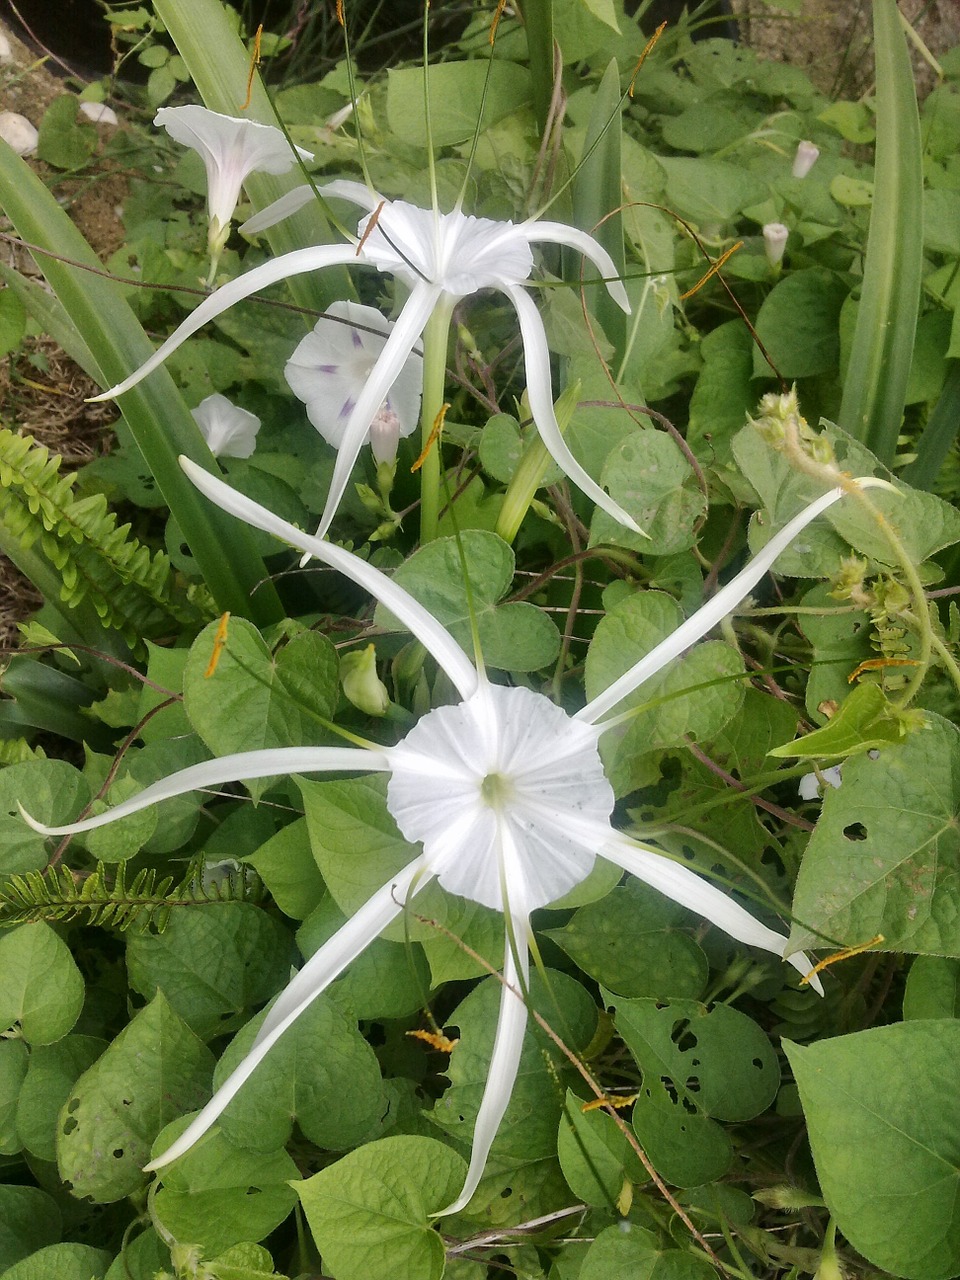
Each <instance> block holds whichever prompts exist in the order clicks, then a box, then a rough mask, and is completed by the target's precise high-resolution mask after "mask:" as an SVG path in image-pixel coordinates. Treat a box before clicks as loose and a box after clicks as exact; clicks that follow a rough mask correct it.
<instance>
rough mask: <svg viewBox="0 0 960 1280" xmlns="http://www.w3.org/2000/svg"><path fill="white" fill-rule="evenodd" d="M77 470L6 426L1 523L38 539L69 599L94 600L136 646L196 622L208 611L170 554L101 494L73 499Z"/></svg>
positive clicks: (0, 463)
mask: <svg viewBox="0 0 960 1280" xmlns="http://www.w3.org/2000/svg"><path fill="white" fill-rule="evenodd" d="M75 483H76V477H75V476H69V475H66V476H65V475H61V474H60V458H58V457H56V456H55V455H51V454H50V452H49V450H47V449H46V448H45V447H44V446H43V445H40V444H37V442H36V441H35V440H34V439H33V438H32V437H31V436H21V435H17V434H15V433H14V432H12V431H8V430H6V429H5V428H0V489H3V490H4V498H3V503H2V516H0V520H2V523H3V525H4V526H5V527H6V529H7V530H8V531H9V533H10V534H11V535H12V536H13V537H15V538H17V539H18V540H19V542H20V543H21V545H22V546H23V547H25V548H30V547H32V546H33V545H34V543H37V542H39V544H40V546H41V548H42V550H43V552H44V554H45V555H46V557H47V559H48V560H50V562H51V563H52V564H53V565H54V566H55V567H56V568H57V569H58V570H59V572H60V575H61V587H60V596H61V599H62V600H63V602H64V603H65V604H67V605H71V606H72V605H76V604H78V603H79V602H80V601H81V600H88V601H89V602H90V603H91V604H92V605H93V607H94V609H95V610H96V612H97V614H98V616H99V617H100V619H101V620H102V621H103V623H104V625H105V626H108V627H112V628H114V629H115V630H117V631H120V632H121V633H122V634H123V636H124V637H125V639H126V640H127V641H129V642H130V643H131V644H134V645H135V644H137V643H139V641H141V640H142V639H143V637H144V636H145V635H153V634H157V633H158V632H159V631H162V630H164V629H166V628H168V627H169V626H170V624H171V622H173V623H176V624H179V625H183V626H197V625H199V624H200V623H202V622H204V621H206V620H207V619H206V617H205V611H202V609H201V608H198V607H197V604H198V602H197V601H195V600H193V599H189V598H188V594H187V592H186V590H185V589H184V588H183V587H182V586H181V585H180V584H179V583H178V581H177V578H176V575H175V574H174V572H173V569H172V567H171V565H170V561H169V559H168V557H167V556H166V555H165V554H164V553H163V552H162V551H151V550H150V548H149V547H146V546H144V544H143V543H142V542H140V541H139V540H138V539H137V538H135V537H132V536H131V534H130V526H129V525H128V524H125V525H118V524H117V517H116V515H115V513H114V512H112V511H111V510H110V509H109V508H108V506H107V501H106V499H105V498H104V496H103V495H102V494H95V495H92V496H90V497H86V498H76V497H74V492H73V490H74V485H75Z"/></svg>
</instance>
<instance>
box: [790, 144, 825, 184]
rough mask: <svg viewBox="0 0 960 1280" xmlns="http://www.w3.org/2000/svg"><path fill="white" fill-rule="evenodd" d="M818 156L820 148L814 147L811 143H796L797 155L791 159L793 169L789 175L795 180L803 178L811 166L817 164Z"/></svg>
mask: <svg viewBox="0 0 960 1280" xmlns="http://www.w3.org/2000/svg"><path fill="white" fill-rule="evenodd" d="M819 156H820V148H819V147H815V146H814V145H813V143H812V142H807V141H806V140H804V141H803V142H798V143H797V154H796V155H795V156H794V157H793V168H792V170H791V173H792V175H793V177H795V178H805V177H806V176H807V174H808V173H809V172H810V170H811V169H812V168H813V166H814V165H815V164H816V163H817V160H818V159H819Z"/></svg>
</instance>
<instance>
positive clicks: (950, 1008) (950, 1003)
mask: <svg viewBox="0 0 960 1280" xmlns="http://www.w3.org/2000/svg"><path fill="white" fill-rule="evenodd" d="M957 1017H960V960H956V959H954V958H953V957H950V956H917V958H916V960H914V962H913V964H912V965H911V966H910V972H909V973H908V974H907V985H906V988H905V989H904V992H903V1018H904V1021H905V1022H906V1021H909V1020H911V1019H915V1018H957Z"/></svg>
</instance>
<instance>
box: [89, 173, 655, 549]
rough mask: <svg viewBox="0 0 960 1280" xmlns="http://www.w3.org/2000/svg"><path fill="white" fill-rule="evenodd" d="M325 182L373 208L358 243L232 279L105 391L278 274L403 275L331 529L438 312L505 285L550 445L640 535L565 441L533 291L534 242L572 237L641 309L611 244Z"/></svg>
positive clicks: (345, 461) (297, 254)
mask: <svg viewBox="0 0 960 1280" xmlns="http://www.w3.org/2000/svg"><path fill="white" fill-rule="evenodd" d="M303 190H304V189H299V190H297V191H294V192H291V193H290V196H288V197H283V198H282V199H281V200H280V201H277V203H276V204H275V205H272V206H270V208H269V209H266V210H264V212H263V213H262V214H261V215H258V216H257V217H256V218H252V219H251V220H250V222H247V223H245V224H244V227H243V230H246V231H258V230H262V229H263V228H264V227H265V226H269V225H271V224H272V223H273V222H275V221H278V220H279V218H280V217H285V216H287V214H288V213H291V212H293V211H294V210H295V209H296V208H298V207H299V206H300V205H302V204H303V203H304V201H305V199H309V198H310V197H311V196H312V192H311V191H310V190H309V189H306V196H304V195H303V194H302V191H303ZM319 190H320V191H321V192H322V193H323V194H324V195H326V196H328V197H336V198H338V199H341V200H349V201H350V202H352V203H353V204H356V205H359V206H360V207H361V208H363V209H366V210H367V215H366V216H365V217H364V218H362V219H361V221H360V225H359V226H358V228H357V238H356V239H354V240H353V241H352V242H351V243H349V244H344V245H317V246H315V247H312V248H309V249H296V250H294V251H293V252H292V253H286V254H283V255H282V256H281V257H279V258H274V259H273V260H272V261H270V262H266V263H264V264H263V266H260V267H255V268H254V269H253V270H252V271H248V272H247V274H246V275H244V276H241V277H240V278H239V279H237V280H231V281H230V282H229V283H228V284H225V285H222V286H221V287H220V288H219V289H218V290H217V291H216V292H215V293H213V294H211V296H210V297H209V298H206V299H205V300H204V301H203V302H201V304H200V305H199V307H197V308H196V310H195V311H193V312H191V314H190V315H189V316H188V317H187V319H186V320H184V321H183V323H182V324H181V325H180V327H179V328H178V329H177V330H176V331H175V332H174V333H173V334H172V335H171V336H170V337H169V338H168V339H167V341H166V342H164V343H163V345H162V346H161V347H159V348H158V349H157V351H156V352H155V353H154V354H153V356H151V358H150V359H149V360H148V361H147V362H146V364H144V365H141V367H140V368H139V369H138V370H137V371H136V372H135V373H133V374H131V375H130V377H129V378H126V379H125V380H124V381H123V382H120V383H118V384H117V386H115V387H111V388H110V389H109V390H108V391H105V392H103V394H102V395H100V396H96V397H94V399H96V400H105V399H109V398H110V397H112V396H119V395H122V394H123V392H124V391H128V390H129V389H130V388H131V387H133V386H135V385H136V384H137V383H138V382H139V381H140V380H141V378H145V377H146V376H147V374H148V373H151V372H152V371H153V370H154V369H156V368H157V366H158V365H160V364H162V363H163V361H164V360H166V358H167V356H168V355H170V353H171V352H172V351H175V350H176V349H177V347H179V346H180V344H181V343H182V342H184V341H185V340H186V339H187V338H189V337H190V336H191V335H192V334H194V333H196V332H197V330H198V329H200V328H202V327H203V325H205V324H206V323H207V321H208V320H212V319H213V318H214V317H215V316H218V315H220V314H221V312H223V311H226V310H227V308H228V307H232V306H233V305H234V303H237V302H240V301H241V300H242V299H244V298H248V297H250V295H251V294H253V293H257V292H259V290H261V289H265V288H266V287H267V286H268V285H271V284H276V282H277V281H278V280H286V279H288V278H289V277H290V276H295V275H302V274H303V273H305V272H308V271H319V270H321V269H322V268H324V267H332V266H337V265H343V266H353V265H358V264H359V265H361V266H370V267H375V268H376V269H377V270H378V271H382V272H386V273H389V274H391V275H394V276H396V277H398V278H399V279H400V280H402V281H403V282H404V283H405V284H406V285H408V286H409V289H410V293H409V296H408V297H407V300H406V302H405V303H404V305H403V308H402V310H401V312H400V314H399V316H398V317H397V320H396V323H395V325H394V328H393V332H392V333H391V334H390V337H389V338H388V339H387V341H386V342H385V343H384V346H383V350H382V352H381V353H380V356H379V358H378V360H377V362H376V364H375V366H374V368H373V370H372V371H371V374H370V377H369V379H368V380H367V384H366V386H365V387H364V389H363V392H362V394H361V395H360V396H359V397H358V398H357V402H356V404H355V405H354V407H353V412H352V413H351V414H350V418H349V420H348V422H347V424H346V427H345V429H344V432H343V440H342V443H341V445H340V448H339V451H338V454H337V461H336V465H335V467H334V472H333V479H332V480H331V482H330V492H329V494H328V495H327V502H326V507H325V509H324V512H323V516H322V518H321V521H320V525H319V528H318V529H317V533H318V535H319V536H320V537H322V536H323V535H324V534H325V533H326V532H327V530H328V529H329V527H330V523H331V521H332V520H333V517H334V514H335V512H336V509H337V506H338V505H339V503H340V499H341V498H342V497H343V493H344V490H345V489H346V487H347V482H348V480H349V478H350V472H351V471H352V470H353V466H354V463H355V462H356V460H357V457H358V455H359V453H360V449H361V447H362V445H363V442H364V440H365V439H366V436H367V432H368V431H369V429H370V424H371V422H372V421H373V419H374V417H375V416H376V414H377V413H378V411H379V410H380V407H381V405H382V404H383V402H384V400H385V399H386V397H387V396H388V394H389V392H390V389H391V387H392V386H393V385H394V382H395V381H396V379H397V377H398V376H399V374H400V372H401V370H402V369H403V367H404V365H405V364H406V362H407V359H408V357H409V356H410V353H411V352H412V351H413V349H414V346H415V344H416V342H417V340H418V339H419V338H420V336H421V334H422V333H423V330H424V328H425V327H426V324H427V321H428V320H429V319H430V317H431V315H432V314H433V313H434V311H436V310H439V309H441V308H450V307H452V306H453V304H454V303H455V302H456V301H457V300H459V299H460V298H464V297H466V296H468V295H469V294H472V293H476V292H477V291H478V290H480V289H498V290H499V291H500V292H501V293H503V294H505V295H506V296H507V298H509V300H510V302H511V303H512V305H513V308H514V310H515V311H516V313H517V319H518V321H519V323H520V336H521V338H522V340H523V355H524V364H525V368H526V378H527V394H528V396H529V400H530V412H531V414H532V415H533V420H534V422H535V423H536V425H537V430H538V431H539V432H540V435H541V437H542V439H543V442H544V444H545V445H546V447H547V449H548V450H549V452H550V454H551V455H552V457H553V459H554V461H555V462H556V463H557V464H558V466H560V467H561V468H562V470H563V471H564V472H565V473H566V475H567V476H568V477H569V478H570V479H571V480H572V481H573V483H574V484H576V485H577V486H578V487H579V488H580V489H582V490H583V492H584V493H585V494H587V496H588V497H589V498H590V499H591V500H592V501H593V502H595V503H596V504H597V506H599V507H602V508H603V510H604V511H606V512H608V513H609V514H610V515H611V516H613V518H614V519H615V520H618V521H620V523H621V524H624V525H626V526H627V527H628V528H630V529H633V530H634V531H636V532H640V530H639V528H638V526H637V524H636V522H635V521H634V520H633V519H632V517H631V516H629V515H627V513H626V512H625V511H624V510H623V508H622V507H621V506H620V505H619V504H618V503H616V502H614V500H613V499H612V498H611V497H610V496H609V494H607V493H606V492H604V490H603V489H601V488H600V486H599V485H598V484H597V483H596V481H595V480H593V479H592V478H591V477H590V476H589V475H588V474H587V473H586V471H584V469H583V467H582V466H581V465H580V463H579V462H577V460H576V458H575V457H574V456H573V454H572V453H571V452H570V449H569V447H568V446H567V444H566V442H565V441H564V439H563V435H562V434H561V431H560V427H559V425H558V423H557V418H556V414H555V413H554V409H553V390H552V383H551V377H550V353H549V350H548V348H547V337H546V333H545V332H544V328H543V321H542V320H541V319H540V313H539V311H538V310H537V308H536V305H535V303H534V302H533V300H532V299H531V297H530V295H529V294H528V293H527V291H526V289H525V288H524V285H525V283H526V281H527V280H529V278H530V275H531V272H532V271H533V253H532V250H531V245H532V244H534V243H536V242H537V241H542V242H544V243H548V244H561V245H566V246H568V247H569V248H571V249H575V250H577V251H578V252H579V253H582V254H583V256H584V257H585V258H588V259H589V260H590V261H591V262H592V263H593V264H594V266H595V267H596V268H597V269H598V270H599V271H600V273H601V274H602V276H603V277H604V282H605V284H606V286H607V289H608V290H609V292H610V295H611V296H612V297H613V298H614V299H615V301H616V302H617V303H619V305H620V306H621V307H622V308H623V310H624V311H627V312H629V310H630V304H629V302H628V301H627V294H626V290H625V289H624V287H623V285H622V284H621V283H620V281H619V280H617V279H616V278H615V277H616V267H615V266H614V263H613V260H612V259H611V257H610V255H609V254H608V253H607V251H606V250H605V249H603V248H602V247H601V246H600V245H599V244H598V243H597V241H596V240H594V239H593V237H592V236H589V235H587V234H586V232H583V231H579V230H577V229H576V228H575V227H568V226H565V225H564V224H563V223H559V222H537V221H535V220H532V219H531V220H530V221H528V222H523V223H520V224H518V225H515V224H514V223H512V222H494V221H492V220H491V219H489V218H473V217H470V216H468V215H467V214H465V213H462V212H461V211H460V209H459V208H458V209H454V211H453V212H452V213H440V212H438V211H435V210H433V209H420V208H418V207H417V206H416V205H412V204H408V203H407V202H406V201H405V200H393V201H389V200H383V199H381V197H380V196H378V195H377V194H376V193H375V192H372V191H370V190H368V188H367V187H365V186H363V185H362V184H361V183H359V182H348V181H343V180H341V181H337V182H330V183H327V185H326V186H323V187H320V188H319Z"/></svg>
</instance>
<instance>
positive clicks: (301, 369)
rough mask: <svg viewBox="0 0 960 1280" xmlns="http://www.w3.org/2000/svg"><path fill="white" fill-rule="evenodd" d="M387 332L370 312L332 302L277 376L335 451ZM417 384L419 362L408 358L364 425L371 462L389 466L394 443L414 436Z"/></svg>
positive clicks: (373, 310)
mask: <svg viewBox="0 0 960 1280" xmlns="http://www.w3.org/2000/svg"><path fill="white" fill-rule="evenodd" d="M392 329H393V325H392V324H391V323H390V321H389V320H385V319H384V318H383V316H382V315H381V314H380V312H379V311H377V310H376V308H375V307H365V306H362V305H361V304H360V303H359V302H335V303H334V304H333V306H332V307H327V309H326V311H325V312H324V313H323V315H322V316H321V317H320V319H319V320H318V321H317V323H316V324H315V325H314V327H313V332H312V333H308V334H307V336H306V337H305V338H304V339H303V341H302V342H301V343H300V345H299V346H298V347H297V349H296V351H294V353H293V355H292V356H291V357H290V359H289V360H288V361H287V364H286V367H285V368H284V371H283V376H284V377H285V378H286V380H287V383H288V385H289V387H290V390H291V391H292V392H293V393H294V395H295V396H297V397H298V398H299V399H301V400H302V401H303V402H304V403H305V404H306V406H307V417H308V418H309V419H310V421H311V422H312V423H313V425H314V426H315V427H316V428H317V430H318V431H319V432H320V434H321V435H322V436H323V438H324V440H326V442H327V444H332V445H333V447H334V448H335V449H339V448H340V446H341V444H342V443H343V437H344V433H345V432H346V429H347V424H348V422H349V421H350V415H351V413H352V412H353V409H354V406H355V405H356V403H357V400H358V398H359V397H360V395H361V394H362V393H363V388H364V386H365V384H366V383H367V381H368V379H369V378H370V376H371V375H372V373H373V371H374V369H375V368H376V366H377V361H378V360H379V359H380V356H381V354H382V352H383V348H384V347H385V346H386V345H387V339H388V338H389V337H390V333H391V331H392ZM422 383H423V360H422V359H421V357H420V356H419V355H418V354H415V353H413V352H411V353H410V355H409V356H408V357H407V361H406V363H405V364H404V366H403V368H402V369H401V370H400V372H399V373H398V374H397V378H396V381H395V382H394V384H393V386H392V387H390V388H389V389H388V390H387V393H386V395H385V396H384V397H383V402H382V404H381V405H380V408H379V409H378V410H377V412H376V414H375V415H374V417H373V421H372V422H371V423H370V427H369V431H368V438H369V440H370V447H371V448H372V450H373V456H374V457H375V458H376V460H377V462H392V461H393V460H394V458H395V457H396V456H397V441H398V440H399V439H400V438H401V436H408V435H410V433H411V432H412V431H415V430H416V428H417V422H418V421H419V418H420V388H421V386H422Z"/></svg>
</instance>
